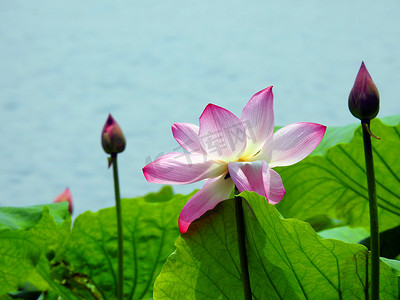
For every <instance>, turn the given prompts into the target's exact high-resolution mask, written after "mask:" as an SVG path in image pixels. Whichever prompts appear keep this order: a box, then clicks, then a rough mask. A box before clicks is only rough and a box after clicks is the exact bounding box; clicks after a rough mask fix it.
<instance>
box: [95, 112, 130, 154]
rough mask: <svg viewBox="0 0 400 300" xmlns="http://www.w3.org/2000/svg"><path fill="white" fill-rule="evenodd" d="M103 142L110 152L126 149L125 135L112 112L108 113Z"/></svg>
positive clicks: (102, 134)
mask: <svg viewBox="0 0 400 300" xmlns="http://www.w3.org/2000/svg"><path fill="white" fill-rule="evenodd" d="M101 144H102V146H103V149H104V151H105V152H106V153H108V154H116V153H120V152H122V151H124V149H125V146H126V141H125V136H124V134H123V133H122V130H121V127H119V125H118V123H117V122H115V120H114V118H113V117H112V116H111V114H110V115H108V119H107V121H106V124H104V127H103V132H102V133H101Z"/></svg>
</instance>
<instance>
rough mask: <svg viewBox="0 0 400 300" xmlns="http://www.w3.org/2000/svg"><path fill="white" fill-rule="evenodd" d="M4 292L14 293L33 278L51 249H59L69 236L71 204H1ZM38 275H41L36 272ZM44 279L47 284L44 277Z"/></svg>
mask: <svg viewBox="0 0 400 300" xmlns="http://www.w3.org/2000/svg"><path fill="white" fill-rule="evenodd" d="M0 216H1V218H0V228H1V229H0V245H1V246H0V270H1V271H0V295H3V294H4V293H7V292H14V291H16V290H17V288H18V287H19V285H20V284H22V283H24V281H26V280H28V279H30V278H38V276H35V274H36V266H37V264H38V262H39V261H40V258H41V256H42V255H45V254H46V252H47V251H48V250H52V251H55V250H57V249H59V248H60V247H61V246H62V244H63V242H64V241H65V239H66V238H67V236H68V234H69V231H70V226H71V218H70V216H69V214H68V204H67V203H59V204H51V205H46V206H44V205H41V206H34V207H0ZM36 275H37V274H36ZM38 280H39V281H40V282H32V283H33V284H36V285H37V283H39V286H40V285H43V284H44V285H46V284H45V283H44V282H45V280H44V279H43V278H40V276H39V278H38Z"/></svg>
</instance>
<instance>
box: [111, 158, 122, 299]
mask: <svg viewBox="0 0 400 300" xmlns="http://www.w3.org/2000/svg"><path fill="white" fill-rule="evenodd" d="M111 164H112V166H113V173H114V190H115V208H116V210H117V226H118V286H117V295H118V299H119V300H122V299H123V296H124V268H123V256H124V255H123V253H124V248H123V247H124V246H123V234H122V217H121V198H120V195H119V180H118V165H117V153H112V154H111Z"/></svg>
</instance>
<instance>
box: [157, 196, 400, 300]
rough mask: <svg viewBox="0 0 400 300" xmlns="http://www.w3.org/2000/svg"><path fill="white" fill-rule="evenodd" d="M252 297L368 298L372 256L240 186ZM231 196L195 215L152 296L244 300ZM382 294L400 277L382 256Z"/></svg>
mask: <svg viewBox="0 0 400 300" xmlns="http://www.w3.org/2000/svg"><path fill="white" fill-rule="evenodd" d="M241 196H243V197H244V198H245V199H247V201H248V203H249V204H250V206H251V208H250V206H249V205H247V203H244V205H243V206H244V215H245V226H246V239H247V241H246V245H247V252H248V260H249V273H250V281H251V286H252V292H253V299H317V300H320V299H366V298H367V297H366V293H367V292H368V288H367V287H368V285H369V284H368V279H367V278H368V276H367V274H368V272H367V270H368V269H369V263H368V262H369V255H368V251H367V249H366V248H365V247H364V246H362V245H357V244H349V243H345V242H342V241H339V240H334V239H322V238H321V237H319V236H318V234H317V233H316V232H315V231H314V230H313V229H312V227H311V226H310V225H309V224H308V223H306V222H303V221H299V220H295V219H283V218H282V217H281V215H280V214H279V212H278V211H277V210H276V208H275V207H274V206H272V205H271V204H268V203H267V202H266V201H265V198H264V197H261V196H259V195H257V194H256V193H249V192H243V193H242V194H241ZM234 207H235V205H234V200H232V199H231V200H227V201H224V202H222V203H221V204H220V205H218V206H217V207H216V208H215V209H214V210H212V211H210V212H208V213H207V214H206V215H204V216H203V217H202V218H200V219H199V220H197V221H195V222H194V223H193V224H192V225H191V226H190V228H189V230H188V232H187V233H186V234H183V235H182V236H180V237H179V238H178V239H177V240H176V242H175V245H176V251H175V252H174V253H173V254H172V255H171V256H170V257H169V258H168V260H167V262H166V263H165V265H164V267H163V269H162V271H161V273H160V275H159V276H158V278H157V279H156V282H155V286H154V299H156V300H157V299H243V288H242V283H241V279H240V278H241V276H240V274H241V272H240V263H239V256H238V245H237V232H236V226H235V212H234ZM380 293H381V299H397V297H398V295H399V291H398V278H397V277H396V276H395V275H394V274H392V271H391V269H390V267H389V266H388V265H387V264H385V263H383V262H381V292H380Z"/></svg>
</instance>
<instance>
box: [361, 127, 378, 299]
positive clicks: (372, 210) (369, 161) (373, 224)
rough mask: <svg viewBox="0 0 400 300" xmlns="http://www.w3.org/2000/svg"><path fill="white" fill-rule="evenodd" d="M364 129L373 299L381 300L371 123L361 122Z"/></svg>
mask: <svg viewBox="0 0 400 300" xmlns="http://www.w3.org/2000/svg"><path fill="white" fill-rule="evenodd" d="M361 124H362V128H363V139H364V153H365V165H366V172H367V182H368V196H369V216H370V231H371V240H370V241H371V247H370V249H371V272H372V274H371V299H373V300H376V299H379V260H380V258H379V257H380V254H379V250H380V249H379V248H380V244H379V220H378V205H377V201H376V186H375V173H374V160H373V156H372V146H371V131H370V130H369V125H370V121H369V120H367V121H361Z"/></svg>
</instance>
